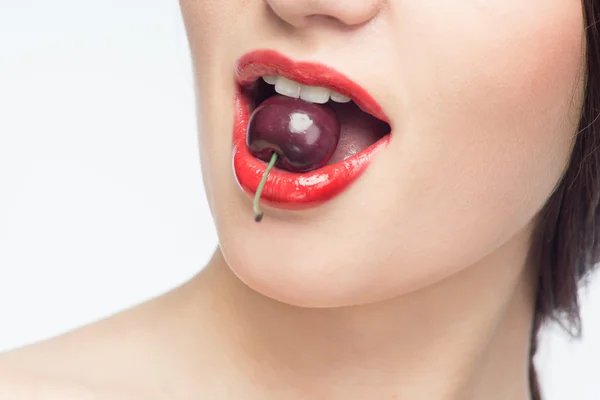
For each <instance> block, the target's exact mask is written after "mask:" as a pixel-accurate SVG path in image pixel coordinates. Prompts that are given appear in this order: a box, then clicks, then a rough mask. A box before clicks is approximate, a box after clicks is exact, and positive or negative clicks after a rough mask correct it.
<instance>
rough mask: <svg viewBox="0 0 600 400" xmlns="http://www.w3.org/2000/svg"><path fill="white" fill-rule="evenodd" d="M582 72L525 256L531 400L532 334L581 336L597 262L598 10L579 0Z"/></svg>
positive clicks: (536, 397) (536, 395) (535, 393)
mask: <svg viewBox="0 0 600 400" xmlns="http://www.w3.org/2000/svg"><path fill="white" fill-rule="evenodd" d="M582 6H583V13H584V21H585V41H586V46H585V48H586V54H585V60H586V70H585V74H586V75H585V97H584V103H583V109H582V111H581V119H580V122H579V131H578V134H577V137H576V138H575V143H574V147H573V152H572V154H571V159H570V162H569V165H568V167H567V169H566V171H565V174H564V176H563V177H562V180H561V182H560V183H559V185H558V186H557V188H556V190H555V191H554V192H553V194H552V195H551V196H550V198H549V199H548V201H547V203H546V204H545V206H544V208H543V209H542V211H541V212H540V214H539V215H538V218H539V219H538V222H537V225H536V230H535V232H534V235H533V238H532V247H531V251H530V254H529V256H530V257H531V258H530V260H531V262H532V263H533V264H534V265H536V266H537V267H538V268H539V277H538V282H537V292H536V308H535V318H534V323H533V325H534V326H533V335H532V343H531V361H530V385H531V391H532V398H533V400H541V394H540V390H539V386H538V380H537V376H536V372H535V368H534V365H533V356H534V355H535V352H536V350H537V336H538V332H539V329H540V327H541V326H542V325H543V324H544V323H546V322H551V321H552V322H556V323H559V324H560V325H561V326H562V327H563V328H565V329H566V330H567V331H568V332H569V333H570V334H571V335H573V336H575V337H579V336H580V334H581V320H580V316H579V300H578V287H579V284H580V282H581V281H582V280H583V279H584V278H585V277H586V276H587V275H588V274H589V272H590V271H591V270H592V269H593V268H594V266H595V265H596V264H597V263H598V262H600V241H599V240H598V238H597V237H596V235H600V207H599V203H598V200H599V198H600V30H599V29H600V27H599V24H600V9H599V4H598V1H597V0H582Z"/></svg>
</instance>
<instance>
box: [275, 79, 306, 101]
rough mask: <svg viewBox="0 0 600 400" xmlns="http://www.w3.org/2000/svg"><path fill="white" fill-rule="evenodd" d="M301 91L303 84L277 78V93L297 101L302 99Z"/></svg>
mask: <svg viewBox="0 0 600 400" xmlns="http://www.w3.org/2000/svg"><path fill="white" fill-rule="evenodd" d="M300 90H302V85H301V84H299V83H297V82H294V81H291V80H289V79H287V78H284V77H283V76H278V77H277V81H276V82H275V91H276V92H277V93H279V94H282V95H284V96H288V97H293V98H295V99H297V98H298V97H300Z"/></svg>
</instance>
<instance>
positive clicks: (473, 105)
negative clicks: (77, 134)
mask: <svg viewBox="0 0 600 400" xmlns="http://www.w3.org/2000/svg"><path fill="white" fill-rule="evenodd" d="M180 3H181V7H182V15H183V17H184V22H185V25H186V28H187V33H188V38H189V42H190V48H191V54H192V58H193V62H194V69H195V79H196V93H197V97H198V113H199V115H201V118H200V123H199V132H200V143H201V146H200V151H201V160H202V173H203V178H204V184H205V187H206V193H207V198H208V201H209V204H210V206H211V210H212V213H213V217H214V220H215V224H216V226H217V231H218V234H219V240H220V247H219V248H218V249H217V250H216V252H215V254H214V256H213V259H212V260H211V261H210V263H209V264H208V265H207V267H206V268H205V269H204V270H203V271H202V272H201V273H200V274H199V275H198V276H197V277H195V278H194V279H192V280H191V281H190V282H188V283H187V284H186V285H184V286H182V287H180V288H177V289H175V290H173V291H172V292H170V293H168V294H166V295H164V296H161V297H159V298H157V299H155V300H153V301H151V302H149V303H146V304H143V305H140V306H139V307H136V308H134V309H132V310H128V311H126V312H124V313H121V314H119V315H117V316H114V317H112V318H109V319H107V320H105V321H102V322H99V323H97V324H94V325H91V326H89V327H86V328H83V329H80V330H78V331H75V332H72V333H70V334H68V335H64V336H62V337H59V338H56V339H52V340H50V341H47V342H44V343H41V344H37V345H33V346H28V347H26V348H24V349H20V350H17V351H14V352H11V353H9V354H6V355H4V357H3V358H0V360H2V361H0V371H2V368H4V371H5V373H4V376H7V374H8V372H7V371H10V374H11V375H10V376H11V378H10V379H4V383H3V384H2V383H0V394H1V393H2V389H3V388H6V389H5V390H6V391H11V390H12V391H13V392H14V391H17V390H22V388H23V387H25V386H27V387H37V388H39V390H40V391H42V392H43V391H45V392H46V393H50V391H51V390H55V391H61V390H62V391H64V393H67V392H68V391H69V390H71V391H77V390H79V391H80V392H79V393H97V396H98V397H92V398H118V397H117V396H123V398H124V399H125V398H127V399H130V398H131V399H134V398H135V399H137V398H152V397H151V396H157V397H156V398H162V397H161V396H168V398H173V399H187V398H211V399H212V398H223V399H225V398H244V399H254V398H256V399H271V398H272V399H281V398H286V399H305V398H315V399H365V398H381V399H388V398H389V399H392V398H394V399H439V400H458V399H461V400H476V399H477V400H478V399H486V400H495V399H506V398H510V399H517V400H525V399H528V398H529V394H528V389H527V387H528V382H527V367H528V365H527V363H528V351H529V337H530V325H531V320H532V313H533V297H534V291H535V287H534V282H535V269H534V266H532V265H528V263H527V251H528V248H529V240H530V235H531V231H532V227H533V224H534V222H535V218H536V215H537V213H538V212H539V210H540V209H541V208H542V207H543V205H544V203H545V202H546V200H547V199H548V197H549V196H550V194H551V193H552V191H553V189H554V188H555V186H556V185H557V184H558V182H559V180H560V178H561V176H562V174H563V171H564V169H565V168H566V166H567V163H568V160H569V155H570V151H571V146H572V144H573V138H574V136H575V134H576V132H577V124H578V122H579V121H578V120H579V115H580V109H581V106H582V102H583V89H584V81H583V68H584V52H585V45H584V39H583V16H582V8H581V4H580V2H579V1H576V0H532V1H527V2H523V1H522V0H460V1H453V2H440V1H437V0H421V1H410V2H409V1H402V0H389V1H382V0H370V1H366V0H365V1H360V2H357V1H354V0H335V1H334V0H302V1H301V0H266V1H261V0H227V1H223V0H204V1H199V0H181V1H180ZM259 48H271V49H274V50H277V51H280V52H282V53H284V54H286V55H288V56H290V57H292V58H295V59H302V60H306V61H314V62H320V63H325V64H327V65H329V66H331V67H334V68H336V69H337V70H339V71H341V72H342V73H344V74H346V75H347V76H349V77H350V78H351V79H353V80H354V81H356V82H357V83H358V84H359V85H361V86H363V87H364V88H365V89H366V90H367V91H369V92H370V93H371V95H372V96H373V97H374V98H375V99H376V100H377V101H378V102H379V103H380V104H381V106H382V107H383V109H384V111H385V113H386V114H387V115H388V116H389V118H390V120H391V126H392V139H391V142H390V145H389V147H388V148H387V149H386V150H385V151H384V152H382V153H381V154H380V155H378V157H377V159H376V160H375V162H374V163H373V164H372V165H371V166H370V167H369V169H368V170H367V172H366V173H365V174H364V175H363V177H361V179H359V181H357V182H356V183H355V184H354V185H352V186H351V187H350V188H349V189H348V190H347V191H346V192H345V193H344V194H343V195H341V196H339V197H338V198H336V199H334V200H333V201H331V202H329V203H327V204H325V205H323V206H321V207H318V208H315V209H311V210H306V211H302V212H292V211H281V210H275V209H271V208H268V207H263V211H265V217H264V219H263V222H261V224H260V225H258V224H256V223H255V222H254V220H253V213H252V202H251V200H250V199H248V197H247V196H246V195H244V194H243V193H242V192H241V191H240V189H239V188H238V186H237V184H236V182H235V180H234V178H233V173H232V168H231V132H232V126H233V124H232V115H233V108H232V99H233V94H234V83H233V81H232V75H233V68H234V64H235V61H236V60H237V58H239V57H240V56H241V55H243V54H244V53H246V52H248V51H251V50H255V49H259ZM207 54H209V55H210V56H206V55H207ZM363 55H365V56H363ZM373 66H377V73H373ZM123 332H127V333H128V334H127V335H124V334H123ZM82 349H83V350H82ZM0 376H3V374H0ZM0 382H2V381H0ZM19 382H21V383H19ZM19 388H21V389H19ZM74 393H75V392H74ZM157 393H159V394H157ZM71 395H72V396H73V398H80V397H77V395H75V394H71ZM0 397H1V396H0ZM31 398H32V399H37V398H38V397H35V395H34V396H33V397H31ZM39 398H45V397H39Z"/></svg>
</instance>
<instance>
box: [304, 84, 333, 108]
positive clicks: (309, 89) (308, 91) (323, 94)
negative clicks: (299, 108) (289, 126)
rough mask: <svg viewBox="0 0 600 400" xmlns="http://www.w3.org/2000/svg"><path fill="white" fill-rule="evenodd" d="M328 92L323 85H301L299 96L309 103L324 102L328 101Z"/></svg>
mask: <svg viewBox="0 0 600 400" xmlns="http://www.w3.org/2000/svg"><path fill="white" fill-rule="evenodd" d="M330 92H331V91H330V90H329V89H326V88H324V87H318V86H305V85H302V91H301V92H300V98H301V99H302V100H305V101H309V102H311V103H318V104H325V103H327V102H328V101H329V93H330Z"/></svg>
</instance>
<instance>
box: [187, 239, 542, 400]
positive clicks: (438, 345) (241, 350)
mask: <svg viewBox="0 0 600 400" xmlns="http://www.w3.org/2000/svg"><path fill="white" fill-rule="evenodd" d="M527 233H528V232H527ZM528 237H529V235H527V234H526V232H523V234H520V235H517V236H515V237H514V238H513V240H511V241H510V242H508V243H506V244H505V245H504V246H502V247H501V248H499V249H497V250H496V251H495V252H494V253H493V254H490V255H489V256H488V257H486V259H485V260H482V261H481V262H480V263H478V264H477V265H472V266H470V267H468V268H465V269H464V270H463V271H461V272H460V273H457V274H455V275H453V276H451V277H449V278H447V279H445V280H443V281H441V282H438V283H437V284H435V285H432V286H429V287H427V288H423V289H420V290H417V291H414V292H412V293H409V294H405V295H402V296H400V297H398V298H394V299H390V300H387V301H383V302H378V303H373V304H367V305H361V306H352V307H342V308H334V309H308V308H299V307H294V306H290V305H286V304H282V303H279V302H276V301H274V300H272V299H269V298H266V297H264V296H262V295H260V294H259V293H257V292H255V291H253V290H251V289H250V288H248V287H247V286H246V285H244V284H243V283H242V282H241V281H239V280H238V279H237V278H236V277H235V275H233V273H232V272H231V271H230V269H229V268H228V267H227V265H226V263H225V261H224V259H223V256H222V254H221V253H220V252H219V251H217V252H216V253H215V255H214V257H213V259H212V260H211V262H210V264H209V265H208V266H207V268H206V269H205V270H204V271H203V272H202V273H201V274H200V275H199V276H198V278H197V281H198V282H199V283H200V284H201V285H203V287H204V288H206V289H205V292H210V296H211V298H212V300H213V301H212V302H211V304H212V305H211V307H213V308H211V310H212V314H213V318H215V319H216V320H215V323H216V324H218V325H219V326H221V327H223V328H222V329H220V330H219V332H220V334H221V335H225V336H224V339H221V340H225V341H224V342H222V343H225V344H226V346H227V347H228V349H227V352H228V353H229V354H230V355H231V356H230V357H233V358H234V359H235V365H236V368H237V369H238V370H239V371H241V372H242V374H243V375H244V376H252V377H253V379H252V380H253V381H254V382H268V386H265V390H268V391H269V393H279V394H280V396H279V397H278V396H277V395H276V396H275V398H296V396H297V398H327V399H355V398H356V399H366V398H373V399H375V398H378V399H383V398H395V399H400V400H402V399H435V400H458V399H460V400H480V399H486V400H495V399H507V398H510V399H515V400H527V399H529V398H530V397H529V393H528V392H529V383H528V366H529V359H528V354H529V342H530V336H531V321H532V317H533V305H534V290H533V287H534V285H533V279H531V278H532V275H533V274H532V273H531V271H532V268H529V267H527V266H526V255H527V250H528V245H529V240H528ZM214 300H218V301H214ZM215 304H217V305H216V306H215ZM248 374H250V375H248ZM271 383H273V384H271ZM290 391H292V392H290ZM281 396H283V397H281ZM258 397H259V398H266V397H264V396H263V397H260V396H258Z"/></svg>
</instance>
